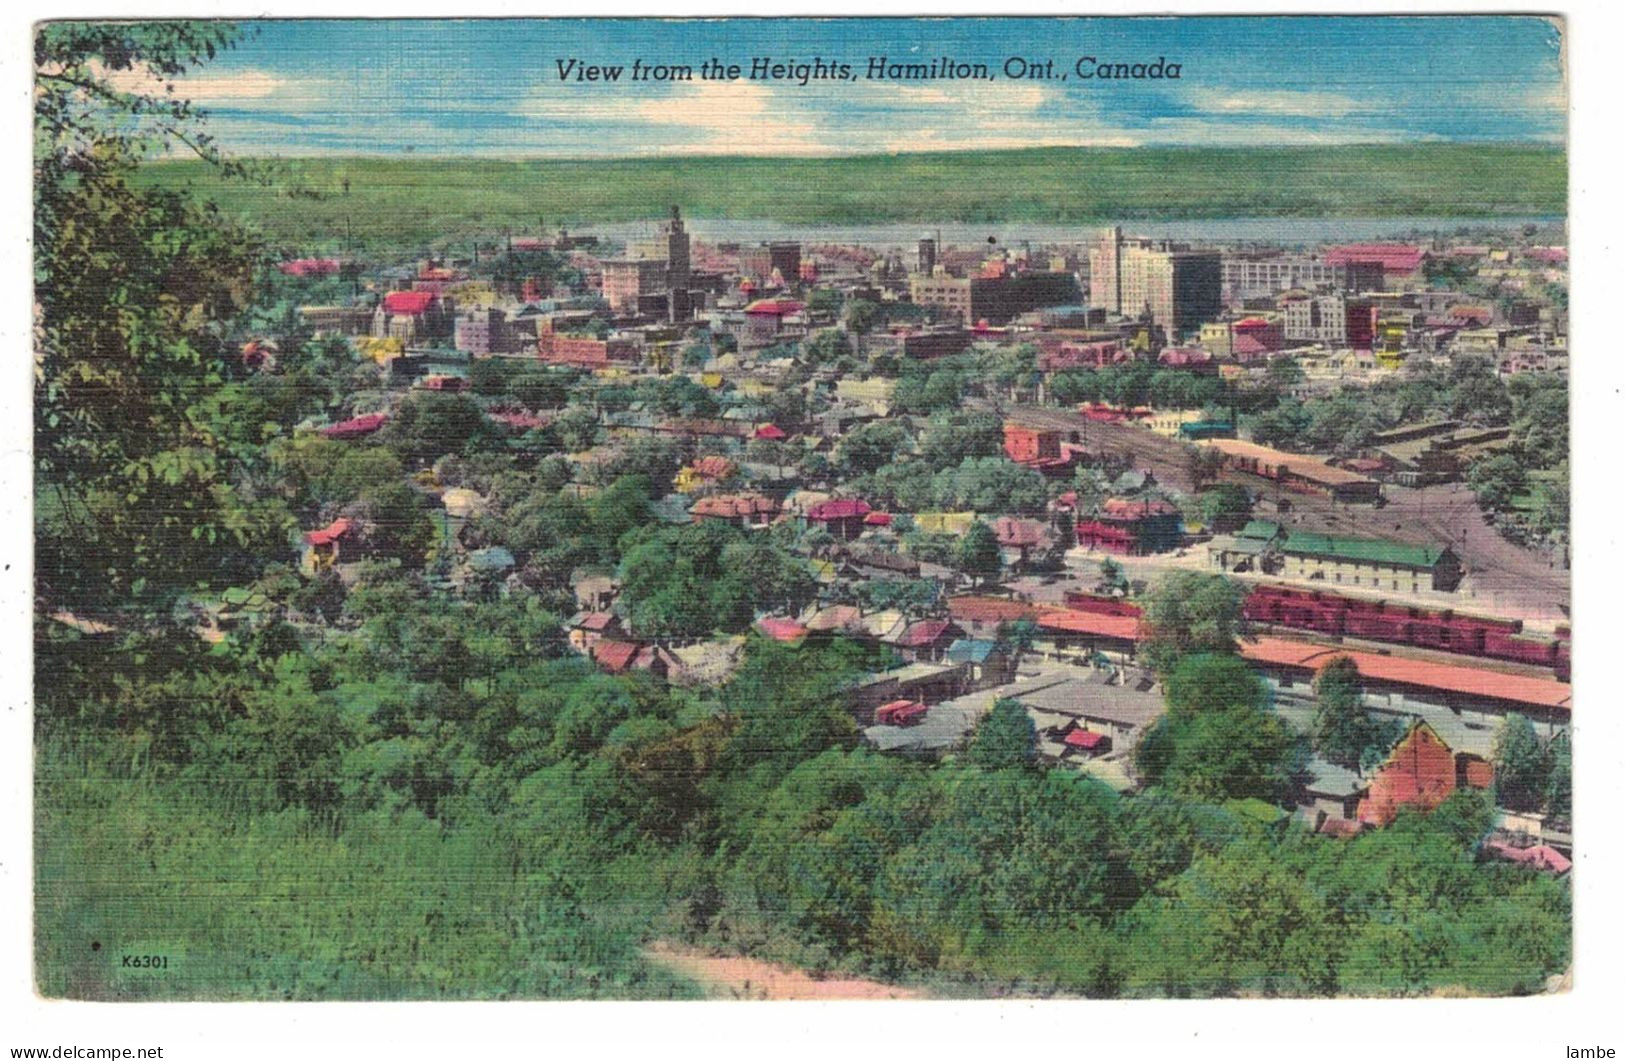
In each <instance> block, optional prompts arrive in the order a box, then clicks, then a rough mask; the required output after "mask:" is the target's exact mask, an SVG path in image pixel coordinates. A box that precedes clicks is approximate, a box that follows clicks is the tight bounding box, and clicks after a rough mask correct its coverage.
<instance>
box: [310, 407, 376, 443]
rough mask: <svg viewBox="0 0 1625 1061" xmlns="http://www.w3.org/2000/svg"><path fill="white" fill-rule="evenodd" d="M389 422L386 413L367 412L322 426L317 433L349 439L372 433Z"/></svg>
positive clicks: (326, 436) (325, 436) (327, 436)
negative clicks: (363, 414)
mask: <svg viewBox="0 0 1625 1061" xmlns="http://www.w3.org/2000/svg"><path fill="white" fill-rule="evenodd" d="M388 422H389V414H388V413H368V414H366V415H365V416H357V417H354V418H352V419H349V420H342V421H340V422H339V423H336V424H333V425H331V426H329V427H324V428H322V429H321V430H320V431H318V432H317V434H319V435H321V436H322V437H323V438H336V439H349V438H362V437H364V436H366V435H370V434H372V433H373V432H374V431H377V430H378V429H379V428H381V427H383V426H384V424H386V423H388Z"/></svg>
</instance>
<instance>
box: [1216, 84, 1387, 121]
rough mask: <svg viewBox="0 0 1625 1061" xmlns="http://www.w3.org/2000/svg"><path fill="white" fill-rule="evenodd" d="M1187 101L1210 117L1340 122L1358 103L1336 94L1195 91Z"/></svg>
mask: <svg viewBox="0 0 1625 1061" xmlns="http://www.w3.org/2000/svg"><path fill="white" fill-rule="evenodd" d="M1187 99H1188V100H1189V102H1190V104H1191V105H1192V106H1194V107H1195V108H1196V109H1197V110H1200V111H1205V112H1207V113H1210V114H1229V115H1247V114H1257V115H1265V116H1269V117H1278V118H1288V117H1290V118H1342V117H1346V116H1347V115H1349V114H1351V113H1353V112H1354V111H1356V110H1358V109H1359V108H1360V103H1359V101H1358V100H1356V99H1354V98H1353V97H1351V96H1345V95H1342V94H1340V93H1337V92H1300V91H1294V90H1258V91H1249V90H1241V91H1235V90H1227V89H1216V88H1199V89H1195V90H1194V91H1192V92H1191V93H1189V95H1188V96H1187Z"/></svg>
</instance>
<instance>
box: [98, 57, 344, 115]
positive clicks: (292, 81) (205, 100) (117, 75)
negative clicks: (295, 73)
mask: <svg viewBox="0 0 1625 1061" xmlns="http://www.w3.org/2000/svg"><path fill="white" fill-rule="evenodd" d="M91 67H92V72H93V73H95V74H96V75H97V76H99V77H101V78H103V79H104V80H105V81H106V82H107V83H108V84H109V85H111V86H112V87H113V88H114V89H116V90H118V91H120V92H127V93H130V94H132V95H149V96H169V97H172V98H174V99H184V100H190V101H191V102H192V103H194V104H196V105H197V106H199V107H210V106H221V105H226V106H232V107H247V108H254V109H271V108H276V109H285V108H295V107H300V106H303V107H316V106H319V105H320V104H321V103H323V102H324V101H326V100H328V99H330V98H331V97H332V96H333V95H335V94H336V93H337V92H339V90H340V89H341V87H342V86H340V85H339V84H338V83H337V82H334V81H328V80H324V79H320V78H297V77H284V76H282V75H279V74H274V73H271V72H270V71H268V70H261V69H258V68H255V67H248V68H245V69H241V70H237V71H234V72H232V73H229V74H218V73H217V74H207V75H198V76H192V77H187V76H181V77H175V78H165V77H163V76H161V75H159V74H157V73H155V72H154V71H153V70H151V69H150V68H148V67H147V66H145V65H140V66H136V67H133V68H131V69H127V70H106V69H102V68H100V67H99V64H97V63H95V62H92V64H91ZM171 88H172V91H171Z"/></svg>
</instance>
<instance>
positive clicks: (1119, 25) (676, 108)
mask: <svg viewBox="0 0 1625 1061" xmlns="http://www.w3.org/2000/svg"><path fill="white" fill-rule="evenodd" d="M247 25H248V27H249V30H250V32H249V36H248V38H247V39H246V40H245V41H244V42H243V43H242V44H241V45H239V47H238V48H237V49H235V50H233V51H231V52H228V53H227V54H226V55H225V57H223V58H222V59H220V60H218V61H216V62H214V63H211V64H209V65H208V66H206V67H202V68H199V69H198V70H197V71H195V72H194V73H193V74H192V76H190V77H187V78H185V79H183V80H182V81H181V82H180V84H179V86H178V91H179V92H180V93H181V94H183V95H185V96H187V97H189V98H191V99H193V100H194V101H195V102H196V103H197V104H198V105H199V106H200V107H202V108H204V109H206V110H207V111H208V112H209V114H210V127H211V131H212V132H214V133H215V134H216V135H217V136H218V137H219V139H220V140H221V141H222V143H223V144H224V145H225V146H227V147H229V148H230V149H232V150H234V151H236V152H238V153H242V154H257V155H283V156H296V155H331V154H398V153H403V152H408V151H410V152H412V153H414V154H418V155H448V156H468V155H479V156H545V157H599V156H628V155H684V154H688V155H692V154H755V155H814V156H817V155H841V154H867V153H875V152H892V151H918V150H963V149H976V148H1002V147H1021V146H1037V145H1054V144H1067V145H1103V146H1141V145H1250V144H1325V143H1371V142H1420V141H1440V140H1445V141H1481V140H1538V141H1548V142H1550V141H1559V142H1560V141H1561V140H1562V139H1563V137H1564V135H1565V129H1566V115H1565V110H1566V96H1565V92H1564V84H1563V76H1562V55H1561V52H1562V44H1561V36H1560V33H1559V31H1558V29H1557V27H1556V26H1555V25H1553V24H1552V23H1550V22H1548V21H1546V20H1543V19H1538V18H1529V17H1426V18H1335V17H1302V18H1289V17H1258V18H1179V19H1170V18H1163V19H1154V18H1137V19H1068V20H1062V19H945V20H906V19H861V20H822V21H813V20H793V19H762V20H729V21H653V20H606V21H591V20H554V21H510V20H491V21H406V20H399V21H396V20H378V21H364V20H344V21H326V22H323V21H302V22H301V21H289V22H262V23H248V24H247ZM878 55H885V56H888V57H889V58H890V59H891V60H892V61H902V62H925V61H929V60H931V59H934V58H937V57H938V56H948V57H951V58H953V59H955V60H956V61H961V62H967V63H986V64H987V65H988V66H989V67H990V68H991V69H993V70H994V71H995V73H996V74H997V73H998V71H999V70H1000V69H1001V67H1002V66H1003V64H1004V62H1005V60H1006V59H1007V58H1009V57H1011V56H1020V57H1024V58H1027V59H1029V60H1033V61H1043V60H1053V63H1054V72H1055V75H1056V77H1055V78H1054V79H1051V80H1025V79H1012V78H1006V77H1003V76H996V77H995V78H994V79H993V80H988V81H982V80H966V81H953V80H936V81H914V82H909V83H900V82H891V81H870V80H867V79H865V78H864V76H863V74H864V70H865V68H866V65H867V62H868V59H869V57H870V56H878ZM757 56H769V57H772V58H773V59H774V60H775V61H782V60H795V61H800V62H811V61H812V60H814V59H815V58H821V59H824V60H825V61H836V62H846V63H849V64H851V65H852V66H853V67H854V68H855V71H856V74H857V79H856V80H853V81H838V82H814V83H812V84H809V85H806V86H802V85H799V84H796V83H794V82H762V81H750V80H740V81H735V82H727V81H717V82H705V81H698V80H696V81H693V82H689V83H680V84H678V83H666V84H656V83H645V84H631V83H629V82H627V81H626V80H624V75H623V80H622V81H621V82H619V83H616V84H603V83H599V84H581V83H577V82H568V83H567V82H562V81H561V80H560V79H559V76H558V72H557V68H556V61H557V60H559V59H568V58H578V59H581V60H583V61H585V62H588V63H597V64H621V65H627V64H630V63H631V62H632V61H633V60H634V59H643V60H644V61H646V62H661V63H687V64H691V65H693V66H695V67H698V66H699V64H700V63H701V62H703V61H704V60H705V59H707V58H715V59H717V60H720V61H722V62H724V63H738V64H741V65H743V66H746V67H748V66H749V64H750V62H751V60H752V58H753V57H757ZM1082 56H1094V57H1096V58H1097V59H1098V60H1099V61H1101V62H1129V63H1132V62H1152V61H1154V60H1156V59H1157V58H1158V57H1159V56H1161V57H1166V60H1167V61H1168V62H1177V63H1179V64H1180V66H1181V75H1182V76H1181V78H1180V79H1179V80H1163V81H1153V80H1143V81H1117V82H1108V81H1102V80H1100V79H1098V78H1097V79H1095V80H1092V81H1090V80H1082V79H1080V78H1078V77H1077V76H1076V73H1075V66H1074V64H1075V62H1076V60H1077V59H1078V58H1079V57H1082ZM1063 72H1066V73H1068V77H1067V79H1066V80H1065V81H1062V80H1059V75H1060V74H1061V73H1063Z"/></svg>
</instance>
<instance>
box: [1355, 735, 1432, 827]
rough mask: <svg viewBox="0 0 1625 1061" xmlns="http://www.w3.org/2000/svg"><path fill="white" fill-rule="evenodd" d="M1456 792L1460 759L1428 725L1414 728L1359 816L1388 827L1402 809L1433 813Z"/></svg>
mask: <svg viewBox="0 0 1625 1061" xmlns="http://www.w3.org/2000/svg"><path fill="white" fill-rule="evenodd" d="M1455 790H1456V757H1455V755H1454V753H1452V752H1451V750H1450V746H1449V745H1448V744H1446V743H1445V742H1444V740H1443V739H1442V738H1441V737H1440V736H1439V735H1438V734H1437V733H1435V732H1434V730H1433V727H1432V726H1430V725H1428V724H1427V723H1426V722H1421V721H1418V722H1416V723H1414V724H1413V725H1412V726H1411V729H1410V732H1408V733H1406V734H1405V736H1404V738H1403V739H1401V740H1400V742H1399V743H1398V744H1396V745H1394V750H1393V751H1391V752H1389V753H1388V761H1387V762H1385V763H1383V765H1382V768H1381V769H1380V770H1378V771H1377V774H1376V776H1375V777H1373V778H1372V779H1371V787H1370V788H1369V789H1368V790H1367V792H1366V794H1365V797H1364V798H1363V799H1361V800H1360V809H1359V811H1358V812H1357V813H1356V815H1355V817H1357V818H1358V819H1359V820H1360V821H1362V822H1366V823H1367V824H1370V825H1387V824H1388V823H1389V822H1392V821H1393V820H1394V818H1395V816H1397V815H1398V814H1399V810H1400V808H1401V807H1418V808H1420V809H1422V810H1431V809H1433V808H1434V807H1437V806H1438V805H1439V804H1441V803H1443V802H1444V801H1445V800H1446V799H1448V798H1449V796H1450V794H1451V793H1452V792H1454V791H1455Z"/></svg>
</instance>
